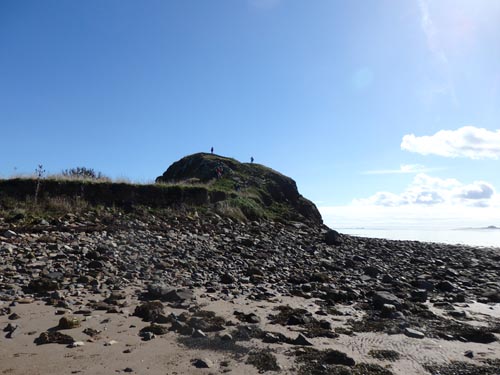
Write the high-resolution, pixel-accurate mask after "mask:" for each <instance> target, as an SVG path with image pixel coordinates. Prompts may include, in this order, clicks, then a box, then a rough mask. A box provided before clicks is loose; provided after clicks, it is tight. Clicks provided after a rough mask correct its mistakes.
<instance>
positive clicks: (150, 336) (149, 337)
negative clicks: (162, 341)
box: [139, 331, 155, 341]
mask: <svg viewBox="0 0 500 375" xmlns="http://www.w3.org/2000/svg"><path fill="white" fill-rule="evenodd" d="M139 336H141V338H142V339H143V341H150V340H152V339H154V338H155V334H154V333H153V332H150V331H141V332H140V333H139Z"/></svg>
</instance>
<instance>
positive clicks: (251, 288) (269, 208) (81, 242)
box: [0, 154, 500, 375]
mask: <svg viewBox="0 0 500 375" xmlns="http://www.w3.org/2000/svg"><path fill="white" fill-rule="evenodd" d="M219 166H222V167H221V168H223V170H224V176H223V178H222V179H220V180H214V177H213V175H212V173H213V171H214V170H215V169H216V168H218V167H219ZM162 178H163V179H164V181H163V182H167V183H176V184H178V183H179V182H180V181H182V183H183V184H186V183H187V182H189V183H190V184H194V186H197V188H198V189H199V186H201V184H207V183H213V184H214V185H212V187H211V188H210V189H209V190H208V191H207V193H206V194H200V192H199V191H197V195H196V197H198V198H197V199H196V201H195V202H193V201H190V202H186V201H182V202H181V201H179V202H178V203H179V204H171V203H170V202H169V203H168V205H165V206H164V207H161V208H158V207H155V208H154V209H152V208H151V207H147V206H144V205H134V204H130V205H129V204H124V202H125V201H126V199H124V200H123V201H120V202H119V201H113V202H111V203H112V204H110V205H107V206H106V205H105V206H101V205H100V204H102V202H93V203H92V202H91V201H92V200H91V199H90V198H89V197H87V201H90V202H91V203H89V204H88V205H84V206H82V207H79V208H78V209H74V210H72V209H71V208H66V209H65V210H62V211H65V212H62V211H61V210H59V211H58V212H52V211H51V212H49V213H45V214H41V213H40V211H37V215H32V214H29V213H27V211H26V206H23V207H24V211H22V210H19V208H16V202H26V197H24V198H23V197H20V196H16V194H17V193H16V194H14V193H12V192H13V191H14V190H15V191H17V192H19V189H17V188H16V189H17V190H16V189H13V190H12V191H10V190H9V189H8V188H7V187H5V186H4V187H3V190H2V191H3V193H4V196H3V198H9V199H7V200H6V201H4V204H3V210H2V211H1V214H0V257H1V260H2V261H1V263H0V328H1V329H2V335H1V338H0V349H1V350H0V373H2V374H54V375H56V374H110V373H132V374H134V373H135V374H197V373H199V374H217V373H229V374H256V373H277V374H278V373H279V374H302V375H306V374H315V375H316V374H346V375H347V374H352V375H363V374H380V375H385V374H387V375H389V374H434V375H468V374H478V375H479V374H484V375H498V374H500V344H499V341H498V339H499V338H500V277H499V275H500V249H495V248H476V247H468V246H458V245H444V244H435V243H423V242H415V241H394V240H384V239H370V238H360V237H352V236H348V235H343V234H341V233H338V232H336V231H334V230H332V229H330V228H328V227H326V226H325V225H324V224H322V222H321V217H320V216H319V213H317V210H316V207H315V206H314V205H313V204H312V203H311V202H309V201H307V199H305V198H303V197H302V196H300V194H299V193H298V191H297V189H296V186H295V183H294V182H293V180H291V179H289V178H288V177H285V176H283V175H281V174H278V173H277V172H275V171H272V170H268V169H262V168H261V167H260V166H253V165H249V164H245V165H244V164H240V163H237V162H235V161H232V159H231V160H229V159H225V158H215V157H211V156H208V155H205V154H203V155H201V156H200V154H197V155H195V156H191V157H188V158H185V159H181V161H179V162H177V164H176V163H174V164H173V166H172V167H171V168H169V170H167V171H166V172H165V174H164V175H163V176H162V177H161V178H160V177H159V179H160V180H162ZM193 179H196V181H194V182H193ZM213 181H215V182H213ZM159 182H162V181H159ZM46 185H48V183H46ZM16 186H19V185H16ZM170 189H171V188H170ZM88 190H91V188H88ZM82 191H83V188H82ZM169 191H170V192H171V190H169ZM6 192H7V193H6ZM141 194H142V193H141ZM58 196H59V197H61V196H64V194H63V193H61V191H58ZM114 196H116V194H115V195H114ZM127 196H128V197H130V196H131V195H130V194H128V195H127ZM180 196H182V197H186V196H187V195H186V194H184V193H183V194H181V195H180ZM189 196H190V195H189ZM200 196H202V198H199V197H200ZM133 197H134V199H135V198H137V197H139V194H138V193H137V194H136V195H134V196H133ZM190 197H191V196H190ZM52 198H53V197H52ZM66 198H67V197H66ZM66 198H65V199H66ZM80 198H81V199H84V198H85V197H83V198H82V197H80ZM80 198H79V199H80ZM23 199H24V201H23ZM137 199H139V198H137ZM190 199H191V198H190ZM248 199H250V201H249V200H248ZM129 201H130V199H129V200H128V201H127V202H129ZM5 202H8V203H5ZM125 203H126V202H125ZM132 203H133V202H132ZM181 203H182V204H181ZM20 205H21V204H20ZM21 211H22V212H21ZM42 211H43V210H42ZM42 213H43V212H42ZM35 216H36V217H35Z"/></svg>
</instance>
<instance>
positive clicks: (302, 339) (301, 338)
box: [292, 333, 314, 346]
mask: <svg viewBox="0 0 500 375" xmlns="http://www.w3.org/2000/svg"><path fill="white" fill-rule="evenodd" d="M292 344H294V345H300V346H313V345H314V344H313V343H312V342H311V341H309V339H308V338H307V337H305V336H304V335H303V334H302V333H299V335H298V336H297V338H296V339H295V340H293V341H292Z"/></svg>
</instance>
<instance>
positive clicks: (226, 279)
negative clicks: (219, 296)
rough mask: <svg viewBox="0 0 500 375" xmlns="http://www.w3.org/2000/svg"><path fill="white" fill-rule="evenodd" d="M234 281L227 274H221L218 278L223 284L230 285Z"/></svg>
mask: <svg viewBox="0 0 500 375" xmlns="http://www.w3.org/2000/svg"><path fill="white" fill-rule="evenodd" d="M235 281H236V279H235V278H234V277H233V276H231V275H230V274H228V273H225V274H223V275H222V276H221V278H220V282H221V283H223V284H232V283H234V282H235Z"/></svg>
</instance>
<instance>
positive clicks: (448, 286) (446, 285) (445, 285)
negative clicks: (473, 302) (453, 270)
mask: <svg viewBox="0 0 500 375" xmlns="http://www.w3.org/2000/svg"><path fill="white" fill-rule="evenodd" d="M437 289H438V290H440V291H442V292H453V291H454V290H455V289H456V287H455V285H453V284H452V283H450V282H449V281H441V282H440V283H438V284H437Z"/></svg>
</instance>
